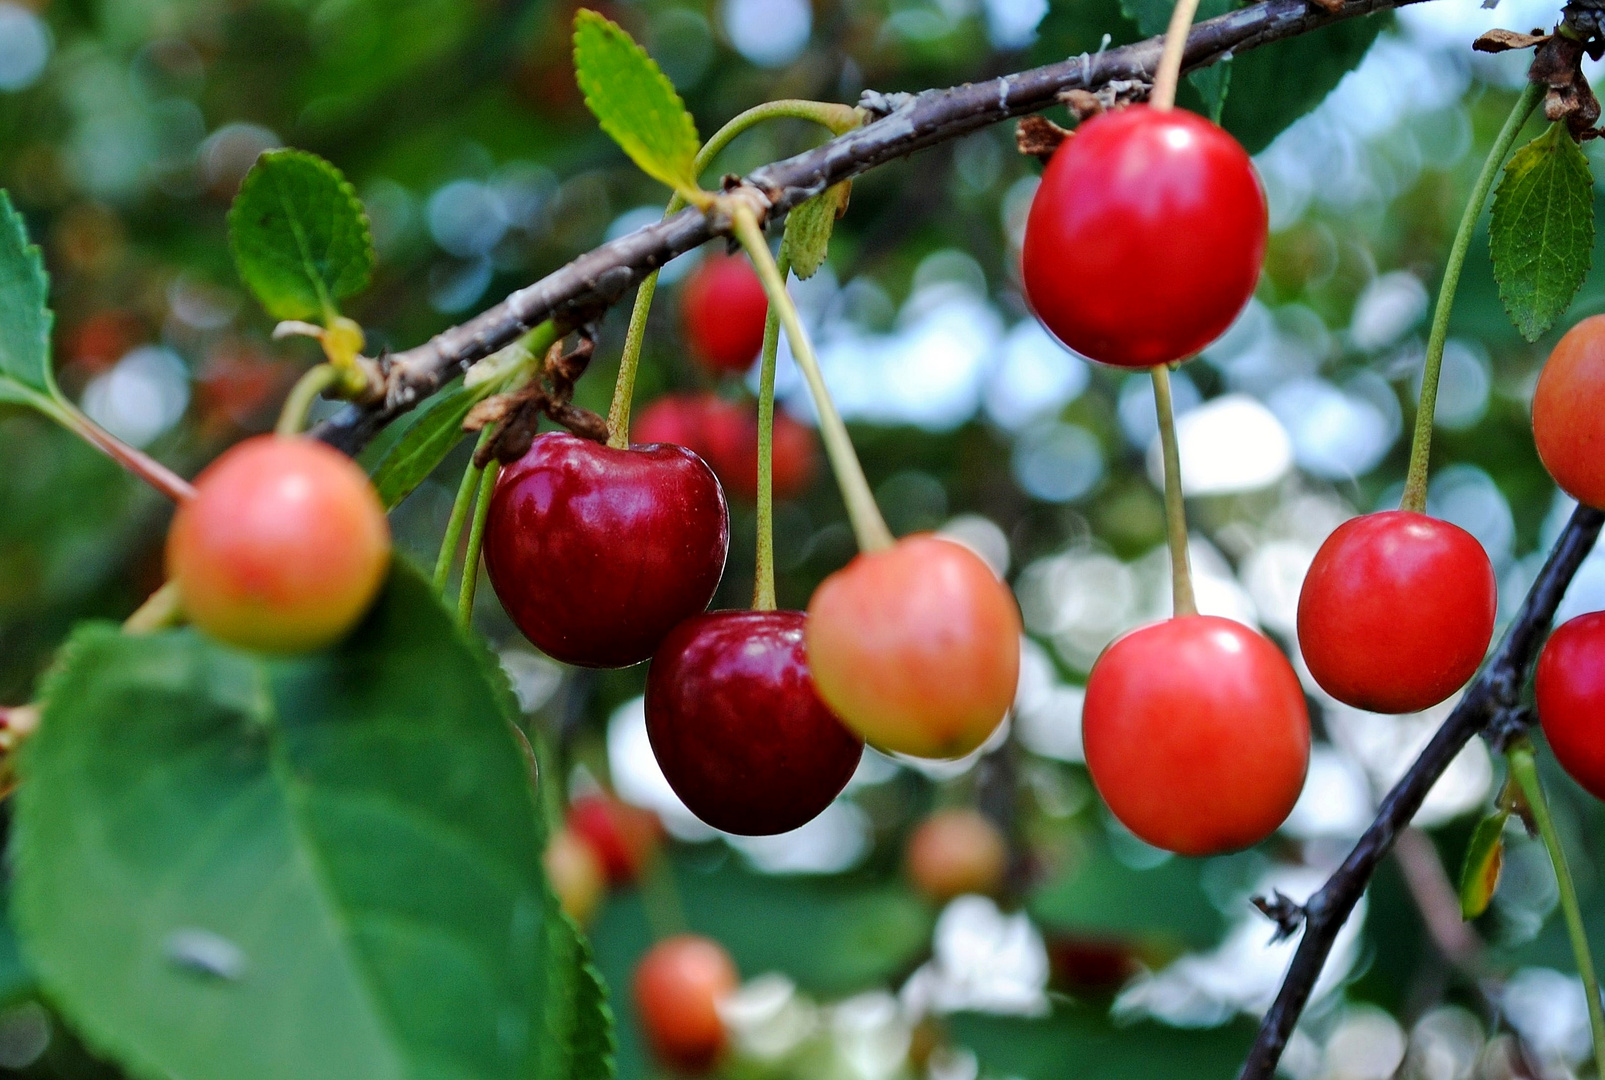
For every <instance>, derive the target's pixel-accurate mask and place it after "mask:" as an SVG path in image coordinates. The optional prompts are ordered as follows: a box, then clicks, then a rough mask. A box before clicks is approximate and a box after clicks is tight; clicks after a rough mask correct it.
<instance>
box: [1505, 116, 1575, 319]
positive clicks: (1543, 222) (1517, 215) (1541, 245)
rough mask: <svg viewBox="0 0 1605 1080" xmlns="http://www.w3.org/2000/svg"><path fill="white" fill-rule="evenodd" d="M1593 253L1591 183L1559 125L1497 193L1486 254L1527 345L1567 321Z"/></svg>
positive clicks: (1530, 147) (1521, 158)
mask: <svg viewBox="0 0 1605 1080" xmlns="http://www.w3.org/2000/svg"><path fill="white" fill-rule="evenodd" d="M1593 248H1594V178H1593V176H1592V174H1591V173H1590V172H1589V169H1588V159H1587V158H1586V157H1584V156H1583V151H1582V150H1581V149H1579V148H1578V146H1577V144H1576V143H1574V142H1573V141H1572V139H1571V136H1570V135H1568V134H1567V132H1566V126H1565V124H1563V123H1561V122H1559V121H1556V122H1555V123H1553V124H1551V125H1550V126H1549V130H1548V131H1546V132H1544V133H1543V134H1542V135H1540V136H1538V138H1536V139H1534V140H1533V141H1532V142H1530V143H1528V144H1527V145H1526V146H1524V147H1522V148H1521V149H1520V150H1517V151H1516V153H1515V154H1513V155H1512V156H1511V158H1510V161H1509V162H1507V163H1506V165H1505V171H1504V175H1503V176H1501V177H1500V178H1499V186H1498V187H1497V188H1495V189H1494V210H1493V221H1492V223H1491V224H1490V226H1489V230H1488V253H1489V255H1490V256H1491V257H1492V259H1493V265H1494V277H1495V279H1497V280H1498V282H1499V299H1500V300H1502V301H1503V302H1504V305H1505V312H1506V313H1507V314H1508V315H1509V316H1510V321H1511V322H1513V323H1515V325H1516V329H1517V330H1519V331H1520V332H1521V335H1522V337H1524V338H1526V339H1527V340H1528V341H1537V340H1538V339H1539V338H1540V337H1542V336H1543V334H1544V331H1546V330H1548V329H1549V328H1550V327H1551V326H1553V325H1555V320H1556V319H1558V318H1560V317H1561V315H1563V314H1565V312H1566V308H1567V307H1569V306H1570V305H1571V302H1572V297H1574V296H1576V295H1577V290H1578V289H1579V288H1580V287H1581V286H1582V284H1583V279H1584V278H1585V277H1587V276H1588V268H1589V264H1590V262H1591V261H1592V257H1593Z"/></svg>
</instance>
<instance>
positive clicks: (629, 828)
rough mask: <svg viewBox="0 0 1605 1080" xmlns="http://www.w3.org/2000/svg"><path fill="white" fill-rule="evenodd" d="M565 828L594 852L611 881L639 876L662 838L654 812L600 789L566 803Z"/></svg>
mask: <svg viewBox="0 0 1605 1080" xmlns="http://www.w3.org/2000/svg"><path fill="white" fill-rule="evenodd" d="M568 828H569V830H570V831H572V832H573V833H574V835H575V836H577V837H578V838H579V839H581V840H583V841H584V842H585V843H586V844H587V845H589V846H590V848H591V850H592V851H593V852H595V853H596V857H597V858H598V859H600V860H601V863H602V871H603V873H604V874H606V875H607V880H608V884H610V885H629V884H631V883H633V882H635V881H636V880H638V879H639V878H640V876H641V873H642V871H643V870H645V868H646V865H647V863H649V862H650V861H651V860H652V858H653V856H654V855H656V854H657V850H658V845H659V843H660V842H661V841H662V838H663V825H662V823H661V822H660V821H658V816H657V815H656V814H654V813H653V812H652V811H650V810H643V809H641V808H640V807H638V806H631V805H630V804H629V803H627V802H624V801H623V800H622V799H616V798H614V797H613V796H611V795H606V794H603V793H602V792H596V793H594V794H590V795H581V796H580V797H579V798H577V799H575V800H574V801H573V802H572V803H570V804H569V808H568Z"/></svg>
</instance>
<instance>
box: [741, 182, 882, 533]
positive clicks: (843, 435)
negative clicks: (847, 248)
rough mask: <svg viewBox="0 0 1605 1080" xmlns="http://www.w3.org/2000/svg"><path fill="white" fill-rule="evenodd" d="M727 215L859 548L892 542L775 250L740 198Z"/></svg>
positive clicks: (750, 210)
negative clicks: (790, 363) (776, 328)
mask: <svg viewBox="0 0 1605 1080" xmlns="http://www.w3.org/2000/svg"><path fill="white" fill-rule="evenodd" d="M730 216H731V221H732V223H733V224H734V226H735V232H736V238H737V239H738V240H740V241H741V246H742V247H744V248H746V249H747V257H748V258H750V259H751V260H752V263H753V266H754V267H755V268H756V269H757V271H758V278H759V280H760V281H762V282H763V287H764V292H765V293H767V294H768V296H769V310H770V311H773V312H776V313H777V314H778V315H779V316H780V324H781V325H782V326H784V327H785V328H786V340H787V341H789V342H791V354H792V356H793V357H794V358H795V359H796V361H797V367H798V368H800V369H801V370H802V373H803V378H804V379H805V380H807V382H808V390H809V393H810V394H812V395H813V399H814V410H815V411H816V412H818V413H819V435H820V438H821V439H823V440H824V443H825V456H826V457H828V458H829V459H830V467H831V471H832V472H834V473H835V474H836V483H837V485H838V486H839V487H840V488H841V493H842V501H844V502H845V503H846V504H847V517H848V519H849V520H850V521H852V523H853V535H854V536H855V537H856V538H857V540H858V549H859V550H860V551H866V552H867V551H879V550H881V549H883V548H889V547H891V546H892V542H893V541H892V531H891V530H890V529H888V528H887V527H886V519H885V518H883V517H881V512H880V507H878V506H876V505H875V495H874V493H873V492H871V491H870V489H869V481H868V480H867V479H865V477H864V467H863V466H862V465H860V464H859V462H858V454H857V453H856V452H855V451H854V450H853V441H852V439H851V438H850V437H849V436H848V434H847V425H846V424H844V423H842V418H841V414H840V413H838V412H837V411H836V406H835V404H834V403H833V402H832V401H831V400H830V391H829V390H828V389H827V388H826V386H825V378H824V376H823V375H822V374H820V371H819V361H818V360H816V359H815V357H814V347H813V344H812V343H811V342H810V341H809V340H808V332H807V331H806V330H804V329H803V324H802V319H801V318H800V317H799V316H798V315H797V305H796V304H793V303H792V302H791V294H789V293H788V292H786V283H785V281H784V280H783V279H782V278H781V276H780V268H779V267H778V266H776V265H775V260H774V256H772V255H770V254H769V245H768V244H767V243H766V242H765V241H764V237H763V230H761V229H759V228H758V219H757V218H756V217H755V216H754V215H753V212H752V209H751V208H750V207H748V206H747V205H746V204H744V203H739V202H738V203H736V204H735V206H734V208H733V209H732V211H731V215H730Z"/></svg>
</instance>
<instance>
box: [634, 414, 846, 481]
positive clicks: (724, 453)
mask: <svg viewBox="0 0 1605 1080" xmlns="http://www.w3.org/2000/svg"><path fill="white" fill-rule="evenodd" d="M632 434H633V436H634V438H635V439H636V441H638V442H642V443H650V442H666V443H674V444H675V445H677V446H683V447H685V448H686V449H688V450H690V451H692V452H693V453H695V454H697V455H699V456H700V457H702V459H703V460H705V461H706V462H707V463H708V465H709V467H711V468H712V469H713V471H714V474H715V475H716V476H718V477H719V482H720V483H721V484H723V485H724V486H725V489H726V490H727V491H733V492H735V493H736V494H737V495H740V496H741V497H742V498H744V499H747V500H749V501H750V500H752V499H755V498H757V495H758V412H757V409H756V407H755V406H754V405H752V404H751V403H748V404H745V405H743V404H740V403H737V402H734V401H726V400H724V399H723V398H721V397H719V396H717V395H715V394H669V395H667V396H666V397H660V398H658V399H657V400H656V401H654V402H652V404H650V405H648V406H647V407H646V408H645V409H643V410H642V411H641V415H640V418H639V419H638V420H636V422H635V423H634V425H633V427H632ZM770 468H771V484H772V485H773V493H774V497H775V498H777V499H790V498H795V497H796V496H798V495H801V494H802V493H803V492H805V491H807V490H808V485H809V484H811V483H813V479H814V475H815V473H816V472H817V471H818V468H819V440H818V437H817V436H816V435H815V434H814V429H813V428H811V427H809V426H808V425H807V424H804V423H803V422H802V421H800V420H797V419H795V418H793V417H792V416H790V415H788V414H786V413H783V412H780V411H778V410H777V411H776V413H775V426H774V443H773V447H772V450H771V453H770Z"/></svg>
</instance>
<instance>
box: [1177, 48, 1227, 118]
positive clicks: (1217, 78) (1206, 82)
mask: <svg viewBox="0 0 1605 1080" xmlns="http://www.w3.org/2000/svg"><path fill="white" fill-rule="evenodd" d="M1187 81H1188V82H1190V83H1192V84H1193V89H1194V90H1197V91H1198V96H1199V97H1201V98H1203V99H1204V112H1205V113H1206V114H1208V116H1209V118H1210V119H1211V120H1213V121H1214V122H1215V123H1217V124H1218V123H1220V118H1221V113H1222V112H1224V111H1225V109H1226V91H1228V90H1230V89H1231V86H1232V58H1231V57H1230V56H1228V57H1226V58H1225V59H1222V60H1217V61H1216V62H1215V63H1213V64H1211V65H1210V66H1209V67H1207V68H1202V69H1200V70H1198V71H1195V72H1192V73H1191V74H1189V75H1188V76H1187Z"/></svg>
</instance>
